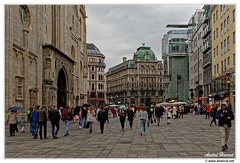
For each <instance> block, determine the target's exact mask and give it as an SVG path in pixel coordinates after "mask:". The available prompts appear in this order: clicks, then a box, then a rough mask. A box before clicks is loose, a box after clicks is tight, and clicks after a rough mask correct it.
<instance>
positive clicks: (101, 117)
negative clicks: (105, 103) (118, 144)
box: [97, 107, 107, 134]
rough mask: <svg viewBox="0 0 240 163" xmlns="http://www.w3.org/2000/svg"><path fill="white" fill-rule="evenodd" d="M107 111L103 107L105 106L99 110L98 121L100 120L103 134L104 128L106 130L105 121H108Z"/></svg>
mask: <svg viewBox="0 0 240 163" xmlns="http://www.w3.org/2000/svg"><path fill="white" fill-rule="evenodd" d="M106 114H107V113H106V111H105V110H104V109H103V107H101V109H100V111H99V112H98V116H97V117H98V121H99V122H100V130H101V134H103V130H104V123H105V122H106V120H107V118H106Z"/></svg>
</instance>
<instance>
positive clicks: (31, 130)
mask: <svg viewBox="0 0 240 163" xmlns="http://www.w3.org/2000/svg"><path fill="white" fill-rule="evenodd" d="M29 128H30V132H31V133H32V135H34V131H33V122H30V127H29Z"/></svg>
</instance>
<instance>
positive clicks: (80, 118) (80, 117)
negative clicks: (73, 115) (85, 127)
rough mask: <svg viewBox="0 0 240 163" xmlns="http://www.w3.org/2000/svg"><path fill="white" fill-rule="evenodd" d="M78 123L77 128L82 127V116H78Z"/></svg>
mask: <svg viewBox="0 0 240 163" xmlns="http://www.w3.org/2000/svg"><path fill="white" fill-rule="evenodd" d="M78 123H79V126H80V127H82V115H79V119H78Z"/></svg>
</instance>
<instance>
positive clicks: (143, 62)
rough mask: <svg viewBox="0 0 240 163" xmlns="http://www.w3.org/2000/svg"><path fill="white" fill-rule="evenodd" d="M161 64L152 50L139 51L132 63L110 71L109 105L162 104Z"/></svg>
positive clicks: (128, 62)
mask: <svg viewBox="0 0 240 163" xmlns="http://www.w3.org/2000/svg"><path fill="white" fill-rule="evenodd" d="M162 71H163V66H162V62H161V61H158V60H157V58H156V57H155V54H154V52H153V51H152V50H151V48H150V47H147V46H145V45H144V44H143V46H141V47H139V48H138V49H137V51H136V52H135V53H134V55H133V59H130V60H127V58H126V57H123V62H122V63H120V64H118V65H116V66H114V67H112V68H110V69H109V71H108V72H107V74H106V84H107V99H108V101H109V103H110V104H125V105H127V106H130V105H135V106H138V105H141V104H146V105H147V106H149V105H151V104H154V103H155V104H156V103H159V102H162V101H163V89H162V73H163V72H162Z"/></svg>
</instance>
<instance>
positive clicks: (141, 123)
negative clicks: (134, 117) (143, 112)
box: [140, 119, 146, 132]
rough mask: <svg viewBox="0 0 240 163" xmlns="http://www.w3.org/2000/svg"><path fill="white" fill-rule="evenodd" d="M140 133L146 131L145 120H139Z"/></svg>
mask: <svg viewBox="0 0 240 163" xmlns="http://www.w3.org/2000/svg"><path fill="white" fill-rule="evenodd" d="M140 127H141V129H140V131H141V132H145V131H146V120H145V119H140Z"/></svg>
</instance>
